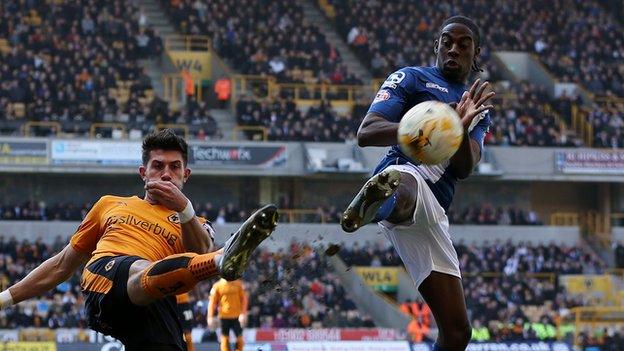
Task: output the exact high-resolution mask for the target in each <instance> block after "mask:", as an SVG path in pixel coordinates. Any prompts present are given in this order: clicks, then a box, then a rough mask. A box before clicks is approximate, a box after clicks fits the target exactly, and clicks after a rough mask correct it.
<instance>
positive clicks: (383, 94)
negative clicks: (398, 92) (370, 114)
mask: <svg viewBox="0 0 624 351" xmlns="http://www.w3.org/2000/svg"><path fill="white" fill-rule="evenodd" d="M388 99H390V93H389V92H388V91H387V90H383V89H382V90H380V91H379V92H377V95H375V100H373V104H376V103H378V102H381V101H386V100H388Z"/></svg>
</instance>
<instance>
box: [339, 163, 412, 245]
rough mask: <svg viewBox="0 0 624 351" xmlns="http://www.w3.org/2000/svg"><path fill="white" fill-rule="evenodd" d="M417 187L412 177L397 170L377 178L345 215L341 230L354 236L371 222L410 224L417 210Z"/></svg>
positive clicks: (379, 174)
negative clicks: (386, 221) (353, 233)
mask: <svg viewBox="0 0 624 351" xmlns="http://www.w3.org/2000/svg"><path fill="white" fill-rule="evenodd" d="M417 185H418V184H417V183H416V179H414V177H413V176H412V175H411V174H409V173H405V172H401V171H398V170H396V169H385V170H383V171H381V172H380V173H378V174H376V175H374V176H373V177H371V178H370V179H369V180H368V181H367V182H366V183H365V184H364V186H363V187H362V189H360V191H359V192H358V194H357V195H356V196H355V197H354V198H353V201H351V203H350V204H349V206H348V207H347V209H346V210H345V211H344V213H343V215H342V218H341V221H340V224H341V225H342V229H343V230H344V231H345V232H348V233H351V232H354V231H356V230H358V229H360V228H361V227H362V226H364V225H366V224H368V223H371V222H379V221H382V220H386V219H387V220H388V221H390V222H392V223H404V222H407V221H410V220H411V219H412V215H413V213H414V208H415V207H416V197H417Z"/></svg>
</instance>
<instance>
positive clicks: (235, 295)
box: [208, 279, 247, 319]
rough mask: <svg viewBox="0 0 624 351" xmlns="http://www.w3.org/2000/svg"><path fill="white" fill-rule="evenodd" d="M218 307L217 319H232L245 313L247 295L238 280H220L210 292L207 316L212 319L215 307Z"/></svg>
mask: <svg viewBox="0 0 624 351" xmlns="http://www.w3.org/2000/svg"><path fill="white" fill-rule="evenodd" d="M217 305H218V306H219V318H221V319H234V318H238V316H240V315H241V314H243V313H246V312H247V293H245V290H244V289H243V283H242V282H241V281H240V280H234V281H231V282H229V281H227V280H225V279H220V280H219V281H218V282H216V283H215V284H214V285H213V286H212V289H211V290H210V300H209V302H208V316H210V317H212V316H213V314H214V308H215V306H217Z"/></svg>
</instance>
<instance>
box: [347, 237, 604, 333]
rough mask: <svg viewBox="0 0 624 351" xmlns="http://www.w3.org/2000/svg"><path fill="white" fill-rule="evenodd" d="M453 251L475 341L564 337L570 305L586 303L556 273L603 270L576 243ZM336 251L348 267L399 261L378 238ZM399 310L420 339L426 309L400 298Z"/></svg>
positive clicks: (500, 245)
mask: <svg viewBox="0 0 624 351" xmlns="http://www.w3.org/2000/svg"><path fill="white" fill-rule="evenodd" d="M455 249H456V250H457V253H458V257H459V261H460V266H461V270H462V274H463V278H462V282H463V285H464V291H465V294H466V305H467V308H468V310H469V313H470V316H471V319H472V326H473V340H476V341H525V340H542V341H548V340H555V339H556V338H559V337H564V338H565V339H567V340H570V338H572V333H573V331H574V326H573V325H572V324H571V322H570V318H569V317H570V315H571V311H570V309H571V308H573V307H577V306H582V305H587V303H588V301H585V300H583V298H582V297H580V296H571V295H568V294H566V293H565V291H564V290H563V288H562V287H561V286H559V285H558V284H557V275H558V274H600V273H603V272H604V271H605V269H606V266H605V264H604V263H603V262H602V261H601V260H599V259H598V258H597V257H595V256H594V255H593V254H591V253H589V252H587V251H585V250H583V249H582V248H581V247H579V246H574V247H566V246H562V245H555V244H554V243H551V244H548V245H545V244H539V245H535V244H532V243H518V244H515V245H514V244H512V243H511V242H510V241H508V242H501V241H494V242H487V241H486V242H484V243H483V245H481V246H477V245H475V244H471V245H466V244H465V243H464V242H462V241H460V242H459V243H457V244H456V245H455ZM339 255H340V257H341V259H342V260H343V261H344V262H345V263H346V264H347V265H349V266H350V265H355V266H360V265H362V266H369V265H370V266H399V265H401V261H400V260H399V258H398V256H397V254H396V253H395V252H394V249H393V248H392V247H389V246H387V244H382V243H379V242H377V243H370V242H365V243H364V244H362V245H360V244H358V243H355V244H354V245H353V246H352V247H344V245H343V247H342V249H341V250H340V252H339ZM414 304H417V305H418V306H413V305H414ZM401 310H402V311H404V312H405V313H407V314H409V315H410V316H411V317H413V318H414V319H416V320H417V322H418V323H414V326H412V328H408V333H410V334H412V336H413V337H414V338H415V339H414V340H415V341H421V340H426V335H425V334H426V331H427V330H428V327H429V325H430V321H431V317H430V316H426V315H423V313H422V311H423V310H427V309H426V308H425V309H423V307H422V302H420V303H418V302H416V301H414V302H411V301H405V302H403V303H402V305H401ZM427 311H428V310H427ZM427 313H429V312H427ZM423 332H424V333H423Z"/></svg>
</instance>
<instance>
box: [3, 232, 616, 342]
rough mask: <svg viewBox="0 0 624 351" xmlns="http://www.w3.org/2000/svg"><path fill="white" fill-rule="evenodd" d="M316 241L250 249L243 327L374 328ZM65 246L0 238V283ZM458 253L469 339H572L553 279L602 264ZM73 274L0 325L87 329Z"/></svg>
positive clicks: (364, 255)
mask: <svg viewBox="0 0 624 351" xmlns="http://www.w3.org/2000/svg"><path fill="white" fill-rule="evenodd" d="M321 240H322V238H317V239H316V240H314V241H313V242H311V243H303V244H302V243H296V242H292V243H291V244H290V246H289V248H288V249H287V250H279V251H277V252H270V251H268V250H266V249H259V250H258V251H257V253H256V254H255V255H254V257H255V258H254V263H253V264H251V265H250V267H249V269H248V270H247V272H246V273H245V276H244V281H245V287H246V289H247V290H248V292H249V296H250V298H249V306H250V309H249V315H248V327H254V328H320V327H373V326H374V323H373V321H372V319H371V317H370V316H369V315H367V314H366V313H365V312H363V311H359V310H358V309H357V307H356V305H355V304H354V303H353V301H352V300H351V298H350V296H349V292H348V291H345V290H344V288H343V287H342V284H341V283H340V280H339V279H338V277H337V276H336V275H335V274H334V273H333V268H332V267H331V266H330V265H329V264H328V262H327V256H325V255H324V254H323V253H322V252H323V251H322V247H318V245H320V243H321ZM65 243H66V241H65V240H62V238H60V237H57V238H56V240H55V241H54V242H53V243H52V244H45V243H43V241H42V240H41V239H37V240H35V241H34V242H29V241H28V240H23V241H18V240H16V238H15V237H11V238H5V237H4V236H1V235H0V283H1V284H2V286H3V287H6V286H7V285H9V284H12V283H14V282H15V281H17V280H19V279H21V278H22V277H24V276H25V275H26V274H27V273H28V272H29V271H30V270H32V269H33V268H34V267H36V266H37V265H39V264H40V263H41V262H42V261H43V260H45V259H47V258H48V257H50V256H51V255H52V254H54V253H55V252H58V251H59V250H60V249H61V248H62V247H63V246H64V245H65ZM314 246H317V247H314ZM456 250H457V251H458V255H459V258H460V263H461V267H462V271H463V275H464V277H463V284H464V288H465V291H466V303H467V307H468V309H469V312H470V316H471V319H472V323H473V327H474V332H473V339H474V340H478V341H519V340H528V339H533V340H542V341H547V340H554V339H555V338H556V337H558V336H563V335H566V336H567V338H569V337H571V336H570V333H571V332H573V330H574V328H573V326H572V325H571V324H570V323H569V318H568V317H569V316H570V309H571V308H573V307H575V306H580V305H584V304H586V303H587V301H584V300H582V299H581V298H580V297H578V296H570V295H567V294H565V292H564V291H563V289H562V288H561V287H560V286H559V285H558V284H557V280H556V275H557V274H574V273H600V272H602V270H604V265H603V264H602V263H601V262H600V261H599V260H597V259H596V258H594V257H592V256H591V255H590V254H589V253H587V252H585V251H584V250H583V249H581V248H580V247H564V246H563V247H562V246H560V245H554V244H549V245H543V244H540V245H533V244H531V243H519V244H517V245H514V244H512V243H511V242H505V243H503V242H499V241H495V242H491V243H490V242H484V243H483V245H482V246H476V245H474V244H473V245H466V244H464V243H462V242H460V243H458V244H457V245H456ZM339 255H340V257H341V258H342V259H343V261H344V262H345V263H346V264H347V265H348V266H352V265H356V266H359V265H362V266H398V265H400V264H401V262H400V260H399V259H398V257H397V255H396V253H395V252H394V249H393V248H392V247H390V246H388V244H387V243H380V242H378V243H370V242H365V243H362V244H359V243H355V244H354V245H353V246H351V247H346V246H345V245H341V249H340V251H339ZM485 272H490V273H488V274H483V273H485ZM534 273H542V275H539V274H534ZM527 274H533V275H527ZM79 280H80V273H79V272H78V273H77V274H75V275H74V276H72V278H71V279H70V280H69V281H68V282H66V283H63V284H61V285H59V286H58V287H56V288H55V289H54V290H53V291H51V292H50V293H48V294H46V295H45V296H43V297H41V298H39V299H34V300H30V301H26V302H23V303H21V304H19V305H17V306H14V307H12V308H8V309H4V310H2V311H0V328H20V327H32V326H39V327H48V328H52V329H55V328H61V327H66V328H72V327H78V328H84V327H86V324H85V319H84V310H83V304H84V301H83V297H82V294H81V292H80V287H79V285H78V284H79ZM210 287H211V285H210V284H209V283H202V284H200V285H199V286H198V287H197V288H196V289H195V290H194V291H193V292H192V294H191V297H192V299H191V300H192V301H193V306H194V316H195V317H194V318H195V319H194V322H193V325H194V326H195V327H201V328H205V326H206V307H207V298H208V294H209V291H210ZM407 304H409V301H408V302H407ZM404 305H405V304H404ZM419 307H420V308H419V310H420V311H421V312H422V311H428V310H427V309H426V308H423V307H422V303H421V304H419ZM401 309H402V310H403V311H404V312H406V313H411V311H412V310H410V309H409V308H405V307H404V306H402V307H401ZM428 313H429V312H423V314H420V315H419V316H418V318H419V319H418V320H419V321H422V322H426V323H430V322H431V318H430V316H429V315H428ZM425 314H426V316H425ZM413 317H416V316H415V315H414V316H413ZM207 335H208V334H207ZM617 335H618V334H615V335H614V334H613V332H612V331H605V332H604V335H603V334H601V333H598V334H581V336H582V338H583V340H584V341H585V342H587V343H594V344H596V343H605V340H607V341H608V340H611V339H609V338H616V339H617Z"/></svg>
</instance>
